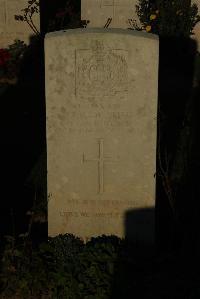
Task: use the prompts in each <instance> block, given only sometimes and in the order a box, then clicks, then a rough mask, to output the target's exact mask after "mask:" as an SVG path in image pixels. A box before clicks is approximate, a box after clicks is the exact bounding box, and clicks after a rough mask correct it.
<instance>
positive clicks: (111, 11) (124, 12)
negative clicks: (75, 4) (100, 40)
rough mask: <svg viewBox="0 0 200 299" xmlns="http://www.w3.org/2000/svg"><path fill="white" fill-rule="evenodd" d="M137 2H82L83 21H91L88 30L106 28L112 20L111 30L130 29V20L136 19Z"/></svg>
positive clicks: (129, 0) (89, 0)
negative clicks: (110, 19) (109, 20)
mask: <svg viewBox="0 0 200 299" xmlns="http://www.w3.org/2000/svg"><path fill="white" fill-rule="evenodd" d="M137 3H138V1H137V0H82V1H81V19H82V20H89V21H90V23H89V24H88V28H94V27H98V28H104V26H105V24H106V23H107V20H108V19H109V18H112V22H111V23H110V25H109V28H124V29H126V28H130V27H131V26H130V22H129V19H136V20H137V21H138V17H137V14H136V12H135V5H136V4H137Z"/></svg>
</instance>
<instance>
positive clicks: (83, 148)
mask: <svg viewBox="0 0 200 299" xmlns="http://www.w3.org/2000/svg"><path fill="white" fill-rule="evenodd" d="M158 56H159V54H158V38H157V37H156V36H154V35H151V34H147V33H141V32H134V31H132V30H123V29H82V30H81V29H76V30H67V31H61V32H55V33H50V34H47V35H46V38H45V57H46V66H45V68H46V76H45V77H46V112H47V156H48V193H49V206H48V225H49V235H50V236H55V235H58V234H64V233H67V232H68V233H73V234H75V235H77V236H80V237H82V238H83V239H85V240H86V239H88V238H90V237H91V236H98V235H102V234H106V235H111V234H114V235H118V236H121V237H122V236H126V235H128V236H130V237H134V238H135V239H141V238H142V239H143V240H144V241H147V239H148V241H150V242H151V241H152V242H153V238H154V217H153V213H152V212H153V209H154V206H155V178H154V174H155V172H156V119H157V91H158ZM151 213H152V214H151ZM139 215H140V217H139Z"/></svg>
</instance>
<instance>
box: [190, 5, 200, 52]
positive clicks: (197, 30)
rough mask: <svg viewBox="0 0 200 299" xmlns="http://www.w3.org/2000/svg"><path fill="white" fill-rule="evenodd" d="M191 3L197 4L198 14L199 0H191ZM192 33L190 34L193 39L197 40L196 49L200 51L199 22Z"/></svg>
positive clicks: (199, 8)
mask: <svg viewBox="0 0 200 299" xmlns="http://www.w3.org/2000/svg"><path fill="white" fill-rule="evenodd" d="M191 2H192V3H196V4H197V6H198V14H199V15H200V0H192V1H191ZM193 32H194V35H193V36H192V38H193V39H195V40H196V42H197V50H198V51H199V52H200V22H199V23H197V25H196V26H195V27H194V30H193Z"/></svg>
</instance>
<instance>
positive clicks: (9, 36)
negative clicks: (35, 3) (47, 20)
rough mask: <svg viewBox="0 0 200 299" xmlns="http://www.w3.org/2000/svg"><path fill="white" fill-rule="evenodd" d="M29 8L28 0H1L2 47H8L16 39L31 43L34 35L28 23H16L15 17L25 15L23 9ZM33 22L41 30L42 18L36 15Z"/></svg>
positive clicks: (0, 38)
mask: <svg viewBox="0 0 200 299" xmlns="http://www.w3.org/2000/svg"><path fill="white" fill-rule="evenodd" d="M26 7H27V0H0V47H1V48H2V47H7V46H8V45H10V44H12V43H13V42H14V40H15V39H20V40H24V41H25V42H26V43H29V38H30V36H31V35H34V33H33V31H32V30H31V29H30V27H29V26H28V24H27V23H26V22H20V21H16V20H15V18H14V16H15V15H23V12H22V11H21V10H22V9H24V8H26ZM33 22H34V24H35V25H36V27H37V28H38V31H39V30H40V16H39V14H35V15H34V16H33Z"/></svg>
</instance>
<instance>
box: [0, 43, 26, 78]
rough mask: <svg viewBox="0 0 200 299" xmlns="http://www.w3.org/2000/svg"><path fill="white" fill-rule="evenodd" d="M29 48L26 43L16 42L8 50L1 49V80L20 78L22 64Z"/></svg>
mask: <svg viewBox="0 0 200 299" xmlns="http://www.w3.org/2000/svg"><path fill="white" fill-rule="evenodd" d="M27 48H28V46H27V45H26V44H25V43H24V41H21V40H15V41H14V43H13V44H11V45H9V46H8V48H5V49H0V79H1V78H3V79H4V78H7V79H12V78H15V77H17V76H18V73H19V71H20V63H21V61H22V58H23V56H24V53H25V52H26V50H27ZM5 54H6V56H5ZM5 58H6V59H5Z"/></svg>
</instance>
